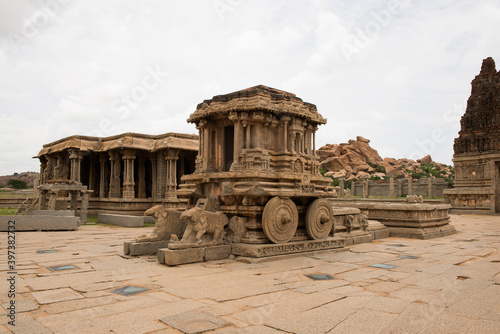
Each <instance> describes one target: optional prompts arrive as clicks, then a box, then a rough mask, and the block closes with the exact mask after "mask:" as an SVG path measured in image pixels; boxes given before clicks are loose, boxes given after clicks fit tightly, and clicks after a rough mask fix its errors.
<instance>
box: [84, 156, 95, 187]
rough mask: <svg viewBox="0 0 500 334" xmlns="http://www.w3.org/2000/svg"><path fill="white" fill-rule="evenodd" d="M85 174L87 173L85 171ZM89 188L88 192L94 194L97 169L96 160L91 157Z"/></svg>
mask: <svg viewBox="0 0 500 334" xmlns="http://www.w3.org/2000/svg"><path fill="white" fill-rule="evenodd" d="M84 172H85V171H84ZM88 173H89V186H88V190H92V192H91V194H92V193H93V192H94V190H95V187H96V181H97V168H96V160H95V159H94V158H90V157H89V171H88Z"/></svg>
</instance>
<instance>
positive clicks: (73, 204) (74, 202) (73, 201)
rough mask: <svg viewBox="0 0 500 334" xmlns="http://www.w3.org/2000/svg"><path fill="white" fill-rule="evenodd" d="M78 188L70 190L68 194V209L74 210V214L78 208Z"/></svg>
mask: <svg viewBox="0 0 500 334" xmlns="http://www.w3.org/2000/svg"><path fill="white" fill-rule="evenodd" d="M78 193H79V191H78V190H70V192H69V196H70V209H71V210H73V211H74V212H75V216H76V210H77V209H78Z"/></svg>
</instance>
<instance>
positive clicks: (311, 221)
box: [306, 198, 333, 240]
mask: <svg viewBox="0 0 500 334" xmlns="http://www.w3.org/2000/svg"><path fill="white" fill-rule="evenodd" d="M332 226H333V209H332V205H331V204H330V202H328V201H327V200H326V199H324V198H318V199H316V200H314V201H313V202H312V203H311V205H309V208H308V209H307V213H306V230H307V234H308V235H309V237H311V239H314V240H317V239H324V238H326V237H327V236H328V234H330V232H331V230H332Z"/></svg>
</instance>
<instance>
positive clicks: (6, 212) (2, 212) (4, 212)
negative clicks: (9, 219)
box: [0, 208, 17, 216]
mask: <svg viewBox="0 0 500 334" xmlns="http://www.w3.org/2000/svg"><path fill="white" fill-rule="evenodd" d="M16 211H17V209H12V208H0V216H12V215H15V214H16Z"/></svg>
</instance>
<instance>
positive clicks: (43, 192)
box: [40, 190, 47, 210]
mask: <svg viewBox="0 0 500 334" xmlns="http://www.w3.org/2000/svg"><path fill="white" fill-rule="evenodd" d="M40 210H47V190H41V191H40Z"/></svg>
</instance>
